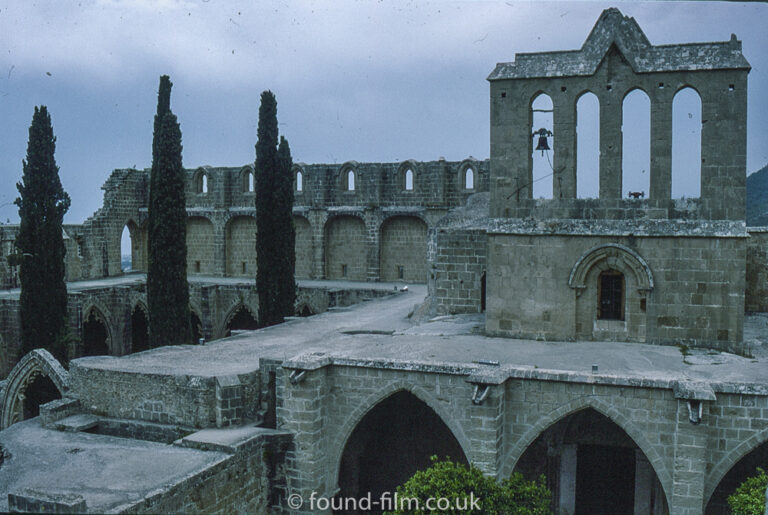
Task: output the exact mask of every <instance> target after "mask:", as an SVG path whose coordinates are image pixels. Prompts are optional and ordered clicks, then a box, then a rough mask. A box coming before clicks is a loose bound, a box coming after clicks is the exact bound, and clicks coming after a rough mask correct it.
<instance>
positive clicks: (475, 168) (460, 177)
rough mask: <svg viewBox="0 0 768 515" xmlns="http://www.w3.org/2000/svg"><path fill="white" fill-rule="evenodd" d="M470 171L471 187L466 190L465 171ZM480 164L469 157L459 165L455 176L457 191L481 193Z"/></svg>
mask: <svg viewBox="0 0 768 515" xmlns="http://www.w3.org/2000/svg"><path fill="white" fill-rule="evenodd" d="M468 170H472V187H471V188H467V171H468ZM479 179H480V162H479V161H478V160H477V159H475V158H474V157H472V156H470V157H468V158H467V159H465V160H464V161H462V162H461V164H460V165H459V170H458V174H457V175H456V184H457V185H458V188H457V190H458V191H482V188H481V187H480V180H479Z"/></svg>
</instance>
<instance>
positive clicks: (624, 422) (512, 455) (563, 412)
mask: <svg viewBox="0 0 768 515" xmlns="http://www.w3.org/2000/svg"><path fill="white" fill-rule="evenodd" d="M586 408H592V409H593V410H595V411H597V412H598V413H600V414H601V415H604V416H606V417H608V418H609V419H610V420H611V422H613V423H614V424H616V425H617V426H619V428H621V429H622V430H623V431H624V432H625V433H626V434H627V436H629V437H630V438H631V439H632V440H633V441H634V442H635V444H636V445H637V447H638V448H639V449H640V450H641V451H643V454H645V457H646V458H648V461H649V462H650V464H651V467H652V468H653V470H654V472H655V473H656V476H657V477H658V478H659V482H660V483H661V486H662V488H663V489H664V495H665V496H666V497H667V503H669V502H670V499H671V497H672V496H671V493H672V476H671V475H670V471H669V470H667V467H666V465H665V462H664V458H663V457H662V456H661V455H660V454H659V452H658V451H657V450H656V448H655V447H654V446H653V445H651V443H650V442H649V441H648V439H647V438H646V437H645V434H644V433H643V431H642V429H641V428H639V427H637V426H636V425H635V424H634V423H633V422H632V421H631V420H630V419H629V417H627V416H626V415H624V414H622V413H621V412H620V411H619V410H617V409H616V408H614V407H613V406H611V405H610V404H608V403H607V402H605V401H603V400H601V399H599V398H597V397H594V396H583V397H578V398H576V399H573V400H572V401H570V402H567V403H565V404H563V405H561V406H560V407H559V408H557V409H555V410H552V411H551V412H550V413H549V414H547V415H546V416H544V417H541V418H539V419H538V420H537V421H536V423H535V424H533V426H531V428H530V429H528V431H526V432H525V434H523V436H522V437H520V438H518V439H517V441H516V442H515V444H514V445H513V446H512V447H511V448H509V450H507V451H506V452H505V453H504V458H503V459H502V465H501V468H500V469H499V477H508V476H509V475H510V474H511V473H512V471H514V469H515V465H516V464H517V460H519V459H520V457H521V456H522V455H523V453H524V452H525V450H526V449H527V448H528V447H529V446H530V445H531V444H532V443H533V442H534V440H536V438H538V436H539V435H540V434H541V433H543V432H544V431H545V430H546V429H547V428H549V427H551V426H552V425H554V424H555V423H557V422H558V421H560V420H562V419H564V418H565V417H567V416H569V415H572V414H574V413H576V412H579V411H581V410H584V409H586Z"/></svg>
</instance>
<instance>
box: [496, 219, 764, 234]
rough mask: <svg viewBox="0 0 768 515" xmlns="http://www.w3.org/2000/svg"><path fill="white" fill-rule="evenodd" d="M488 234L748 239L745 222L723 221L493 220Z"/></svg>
mask: <svg viewBox="0 0 768 515" xmlns="http://www.w3.org/2000/svg"><path fill="white" fill-rule="evenodd" d="M488 234H492V235H503V234H512V235H525V236H542V235H558V236H624V237H627V236H654V237H665V238H668V237H671V236H674V237H676V238H680V237H683V238H684V237H692V238H713V237H717V238H747V237H749V234H748V233H747V226H746V224H745V223H744V222H729V221H724V220H714V221H707V220H670V219H662V220H577V219H554V218H553V219H548V220H538V219H537V220H533V219H509V218H494V219H491V220H490V222H489V224H488Z"/></svg>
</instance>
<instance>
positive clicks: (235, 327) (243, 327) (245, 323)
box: [224, 306, 259, 336]
mask: <svg viewBox="0 0 768 515" xmlns="http://www.w3.org/2000/svg"><path fill="white" fill-rule="evenodd" d="M258 328H259V321H258V320H256V317H254V316H253V315H252V314H251V312H250V310H249V309H248V308H246V307H245V306H240V307H239V308H238V309H237V311H235V312H234V313H233V314H232V316H231V317H230V319H229V322H228V323H227V330H226V332H225V334H224V335H225V336H231V335H232V333H233V331H252V330H254V329H258Z"/></svg>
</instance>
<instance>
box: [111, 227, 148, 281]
mask: <svg viewBox="0 0 768 515" xmlns="http://www.w3.org/2000/svg"><path fill="white" fill-rule="evenodd" d="M126 230H127V231H128V239H129V240H130V241H129V249H128V250H129V252H130V256H131V266H130V271H133V272H135V271H141V270H146V267H147V250H148V247H147V232H146V230H145V229H144V228H142V227H141V226H140V225H139V224H138V223H137V222H136V220H135V219H134V218H133V217H129V218H128V219H127V220H126V221H125V223H124V224H123V225H122V226H121V230H120V235H119V236H118V237H119V240H118V243H117V245H118V248H119V249H120V250H119V251H118V252H117V255H118V256H119V259H120V271H121V272H124V271H126V270H123V266H122V265H123V263H122V260H123V236H124V235H125V231H126Z"/></svg>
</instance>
